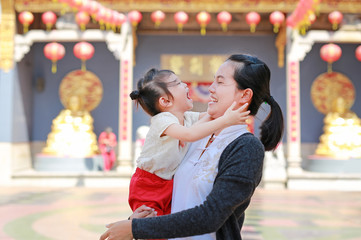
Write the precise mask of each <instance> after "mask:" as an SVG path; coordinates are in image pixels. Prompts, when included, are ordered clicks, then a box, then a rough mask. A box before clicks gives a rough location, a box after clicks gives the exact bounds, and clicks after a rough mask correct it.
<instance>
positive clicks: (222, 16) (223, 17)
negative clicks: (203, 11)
mask: <svg viewBox="0 0 361 240" xmlns="http://www.w3.org/2000/svg"><path fill="white" fill-rule="evenodd" d="M217 21H218V22H219V24H221V26H222V30H223V32H226V31H227V26H228V24H229V23H230V22H231V21H232V15H231V14H230V13H229V12H227V11H222V12H220V13H218V14H217Z"/></svg>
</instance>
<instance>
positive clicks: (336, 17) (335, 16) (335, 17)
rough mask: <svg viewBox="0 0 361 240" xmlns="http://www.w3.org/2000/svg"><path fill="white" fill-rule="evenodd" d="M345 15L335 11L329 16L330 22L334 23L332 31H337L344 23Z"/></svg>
mask: <svg viewBox="0 0 361 240" xmlns="http://www.w3.org/2000/svg"><path fill="white" fill-rule="evenodd" d="M342 19H343V15H342V13H341V12H339V11H333V12H331V13H330V14H328V21H329V22H330V23H332V29H333V30H336V29H337V27H338V25H339V24H340V23H341V22H342Z"/></svg>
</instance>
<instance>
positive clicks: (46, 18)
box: [41, 11, 57, 31]
mask: <svg viewBox="0 0 361 240" xmlns="http://www.w3.org/2000/svg"><path fill="white" fill-rule="evenodd" d="M56 19H57V17H56V15H55V13H53V12H52V11H47V12H44V13H43V14H42V15H41V20H42V21H43V23H44V24H45V25H46V30H47V31H50V30H51V28H52V27H53V25H54V24H55V23H56Z"/></svg>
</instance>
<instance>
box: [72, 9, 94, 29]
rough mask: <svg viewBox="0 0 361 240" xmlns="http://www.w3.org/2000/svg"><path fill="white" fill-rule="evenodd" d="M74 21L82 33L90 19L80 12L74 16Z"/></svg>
mask: <svg viewBox="0 0 361 240" xmlns="http://www.w3.org/2000/svg"><path fill="white" fill-rule="evenodd" d="M75 21H76V23H77V24H78V25H79V26H80V29H81V30H82V31H84V30H85V26H86V25H87V24H88V23H89V21H90V17H89V14H88V13H86V12H84V11H80V12H78V13H77V14H76V15H75Z"/></svg>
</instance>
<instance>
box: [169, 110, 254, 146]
mask: <svg viewBox="0 0 361 240" xmlns="http://www.w3.org/2000/svg"><path fill="white" fill-rule="evenodd" d="M234 107H235V103H233V104H232V106H230V107H229V108H228V109H227V111H226V112H225V114H224V115H223V116H222V117H219V118H217V119H214V120H212V121H208V122H203V123H199V124H195V125H192V126H191V127H185V126H183V125H180V124H172V125H170V126H169V127H168V128H167V129H166V130H164V132H163V134H164V135H167V136H170V137H173V138H176V139H179V140H181V141H185V142H194V141H197V140H199V139H202V138H204V137H207V136H209V135H211V134H212V133H214V132H215V131H216V130H218V129H222V128H225V127H228V126H231V125H235V124H245V123H246V120H247V118H248V114H249V111H245V110H246V108H247V104H244V105H243V106H241V107H240V108H238V109H235V110H233V108H234Z"/></svg>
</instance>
